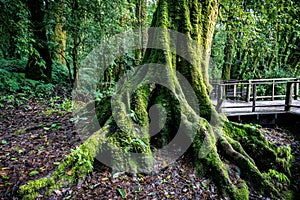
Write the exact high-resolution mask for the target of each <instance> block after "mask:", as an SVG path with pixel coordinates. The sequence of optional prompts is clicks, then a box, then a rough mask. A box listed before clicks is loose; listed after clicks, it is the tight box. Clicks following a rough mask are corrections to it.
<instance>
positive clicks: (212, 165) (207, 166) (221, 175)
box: [193, 121, 249, 200]
mask: <svg viewBox="0 0 300 200" xmlns="http://www.w3.org/2000/svg"><path fill="white" fill-rule="evenodd" d="M202 125H203V126H202V127H201V128H200V129H199V130H198V133H197V135H196V137H195V139H194V142H193V150H194V155H196V157H195V164H196V170H197V173H198V174H199V175H204V174H210V175H212V177H213V180H214V181H215V183H216V184H217V185H218V186H219V188H220V190H221V191H222V192H223V193H224V194H225V195H227V196H229V197H230V198H231V199H239V200H242V199H243V200H244V199H248V198H249V191H248V187H247V184H246V183H245V182H244V181H243V180H239V184H238V186H235V185H234V184H233V183H232V181H231V180H230V177H229V175H228V171H227V169H226V167H225V164H224V163H223V162H222V160H221V159H220V157H219V154H218V151H217V146H216V139H215V134H214V132H213V130H212V128H211V127H210V125H209V124H208V122H206V121H202Z"/></svg>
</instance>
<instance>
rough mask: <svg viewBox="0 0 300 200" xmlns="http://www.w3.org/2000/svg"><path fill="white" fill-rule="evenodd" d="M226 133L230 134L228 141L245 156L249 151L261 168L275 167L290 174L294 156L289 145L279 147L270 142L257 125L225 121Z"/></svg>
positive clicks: (264, 169)
mask: <svg viewBox="0 0 300 200" xmlns="http://www.w3.org/2000/svg"><path fill="white" fill-rule="evenodd" d="M224 135H226V136H228V137H227V141H228V142H229V143H230V144H231V145H232V147H233V148H234V149H235V150H236V151H238V152H240V153H242V154H243V155H244V156H245V153H246V152H247V155H249V156H250V157H251V158H252V159H253V160H255V163H256V166H257V167H258V168H259V169H260V170H262V171H267V170H268V169H271V168H273V169H276V170H277V171H279V172H283V173H286V174H288V175H290V167H291V160H292V159H293V157H292V155H291V149H290V147H289V146H287V147H286V146H283V147H278V146H276V145H274V144H272V143H270V142H268V141H267V140H266V138H265V137H264V136H263V134H262V132H261V131H260V130H259V129H257V128H256V127H253V126H250V125H243V124H236V123H233V122H226V123H225V126H224ZM229 138H231V139H229ZM233 141H236V142H233ZM239 144H241V146H242V147H243V149H244V151H243V150H242V149H240V148H239V147H238V146H239ZM238 149H240V150H241V151H239V150H238ZM249 156H246V157H249ZM261 158H264V159H261Z"/></svg>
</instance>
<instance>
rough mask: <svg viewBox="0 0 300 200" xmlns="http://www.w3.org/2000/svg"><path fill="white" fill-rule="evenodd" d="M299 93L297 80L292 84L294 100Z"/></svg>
mask: <svg viewBox="0 0 300 200" xmlns="http://www.w3.org/2000/svg"><path fill="white" fill-rule="evenodd" d="M298 94H299V82H296V83H295V85H294V100H298Z"/></svg>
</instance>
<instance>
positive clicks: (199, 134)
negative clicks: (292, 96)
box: [20, 0, 290, 199]
mask: <svg viewBox="0 0 300 200" xmlns="http://www.w3.org/2000/svg"><path fill="white" fill-rule="evenodd" d="M218 6H219V2H218V0H205V1H204V0H202V1H197V0H194V1H191V0H179V1H173V0H160V1H159V2H158V8H157V10H156V12H155V13H154V18H153V24H152V25H153V26H154V27H161V28H162V29H159V30H157V31H154V33H151V34H149V42H148V49H147V51H146V53H145V57H144V64H147V63H157V64H162V65H163V67H160V65H159V66H158V65H154V66H153V65H150V67H149V66H148V67H141V68H139V69H140V70H137V71H135V73H134V75H133V76H132V79H131V80H130V81H129V82H125V80H124V82H123V84H120V85H119V86H118V93H117V95H114V96H113V97H112V98H110V97H107V98H105V99H103V100H102V101H101V102H91V103H89V104H88V105H87V106H86V107H85V109H82V110H81V111H80V113H81V116H82V117H84V116H85V115H86V116H88V113H90V112H95V113H96V115H97V119H96V118H95V119H92V120H94V121H97V120H98V122H99V125H100V126H102V128H100V126H99V125H98V127H97V126H95V127H91V126H92V124H93V123H89V124H88V125H87V126H85V127H82V128H83V129H84V132H90V131H91V130H94V131H93V132H94V133H93V134H92V135H91V136H89V138H88V139H87V140H86V141H85V142H84V143H83V144H82V145H81V146H80V147H79V148H78V149H77V150H75V151H73V152H72V153H71V154H70V155H69V156H67V157H66V158H65V159H64V161H63V162H62V163H61V164H60V165H59V166H58V169H57V170H56V171H55V172H54V173H53V174H52V175H51V176H49V177H46V178H43V179H40V180H36V181H30V182H29V183H28V184H26V185H24V186H22V187H21V188H20V194H22V195H24V196H25V197H26V198H33V197H35V196H37V195H38V194H39V193H38V192H39V191H45V190H41V188H44V189H46V191H47V192H46V194H50V192H51V191H52V190H53V189H55V188H57V187H66V185H69V184H72V183H76V182H77V181H78V179H83V178H84V177H85V176H86V174H87V173H88V172H90V171H91V170H92V167H93V166H92V164H93V161H94V158H95V157H97V158H98V159H99V160H101V161H109V162H107V163H105V164H107V165H109V166H111V167H112V168H114V169H115V170H125V171H129V172H132V173H135V172H137V171H139V172H145V173H147V172H149V171H155V170H157V169H158V170H159V169H160V167H157V166H158V165H163V166H165V165H164V164H165V163H164V162H169V160H168V159H170V160H172V159H174V155H175V158H176V155H177V154H176V152H178V151H179V152H180V151H182V150H181V148H183V147H184V145H185V144H191V146H190V148H189V149H188V151H186V152H187V153H189V154H191V155H192V156H193V157H194V163H195V166H196V169H197V172H198V173H199V175H204V174H206V175H210V176H211V177H212V179H213V180H214V181H215V183H216V184H217V185H218V186H219V190H220V192H221V193H223V194H224V196H229V197H230V198H232V199H247V198H248V195H249V191H248V187H247V184H246V181H247V182H251V183H252V184H253V185H254V186H255V187H256V188H257V190H259V191H261V192H262V193H264V194H266V195H270V196H274V197H277V198H278V197H280V193H279V192H278V191H277V190H276V188H275V187H274V186H273V185H272V184H271V182H270V181H269V180H268V179H267V178H266V177H265V176H264V175H263V174H262V172H264V171H267V170H268V169H271V168H273V169H276V170H278V171H281V172H285V173H289V161H290V160H289V159H290V149H288V148H277V147H276V146H275V145H273V144H270V143H269V142H267V140H266V139H265V138H264V137H263V135H262V133H261V132H260V131H258V130H257V129H256V128H254V127H251V126H244V125H239V124H235V123H231V122H228V121H227V120H226V118H225V117H223V116H222V115H219V114H218V113H217V112H216V111H215V109H214V107H213V105H212V103H211V101H210V99H209V91H210V85H209V82H208V78H209V77H208V72H207V71H208V66H209V57H210V56H209V55H210V47H211V41H212V36H213V32H214V26H215V23H216V18H217V15H218ZM167 29H173V30H176V31H178V32H181V33H183V34H185V35H186V37H187V38H190V39H193V40H194V41H195V43H196V44H197V45H196V46H199V45H200V46H201V47H202V48H201V49H198V48H195V47H196V46H195V45H193V44H194V43H193V42H189V41H188V40H182V38H180V37H178V35H176V34H175V35H174V34H172V32H170V31H168V30H167ZM175 36H177V38H174V37H175ZM174 41H177V42H174ZM154 46H160V47H161V48H160V49H154V48H153V47H154ZM161 74H163V75H161ZM180 74H181V75H183V76H184V77H185V78H186V79H187V80H188V82H189V84H190V85H191V88H189V87H188V86H187V85H188V83H185V82H184V81H182V77H181V75H180ZM141 80H145V81H144V82H143V83H144V84H142V85H139V87H138V86H136V87H134V89H136V88H137V90H134V91H135V92H134V94H133V95H132V98H131V100H130V101H129V99H127V95H128V94H131V92H132V91H130V89H132V88H131V87H132V86H135V81H138V82H141ZM147 80H155V82H161V83H163V84H161V85H158V84H156V85H155V84H151V83H150V84H149V83H148V82H147ZM147 83H148V84H147ZM190 90H193V92H194V95H193V94H191V93H190ZM193 96H195V98H196V101H194V102H191V101H190V99H192V98H191V97H193ZM111 99H112V102H113V103H111ZM195 102H196V103H197V104H195ZM94 105H95V108H96V109H93V106H94ZM153 105H155V106H154V107H153ZM195 105H196V106H195ZM155 109H156V111H154V110H155ZM157 110H163V111H157ZM129 111H131V112H130V113H129ZM131 114H133V115H131ZM148 114H149V116H150V119H149V117H148ZM163 116H164V117H163ZM131 118H132V119H131ZM164 122H165V123H164ZM162 123H164V126H162V125H161V124H162ZM151 127H152V128H151ZM153 127H154V128H153ZM99 128H100V129H99ZM153 130H155V131H156V130H160V131H159V134H157V135H155V136H154V137H152V138H151V135H153V133H151V131H153ZM177 130H181V133H180V134H181V137H180V140H179V141H178V138H177V135H176V134H175V133H176V131H177ZM170 144H171V146H172V148H173V150H176V152H175V151H174V152H173V151H172V153H171V151H168V150H170V149H165V148H164V147H165V146H167V145H170ZM153 147H155V148H153ZM175 147H177V148H175ZM174 148H175V149H174ZM153 149H156V150H153ZM171 150H172V149H171ZM164 152H167V153H168V155H167V156H166V157H164V158H165V160H163V161H162V162H159V157H162V156H163V154H164ZM103 157H106V158H109V159H103ZM169 157H170V158H169ZM221 158H224V159H221ZM261 158H264V159H261ZM225 160H227V161H225ZM228 162H229V163H230V164H234V165H236V166H237V167H238V168H239V169H240V172H241V173H240V178H239V179H238V180H237V181H235V182H233V181H232V180H231V179H230V176H229V173H228V168H229V165H228ZM67 172H68V173H67Z"/></svg>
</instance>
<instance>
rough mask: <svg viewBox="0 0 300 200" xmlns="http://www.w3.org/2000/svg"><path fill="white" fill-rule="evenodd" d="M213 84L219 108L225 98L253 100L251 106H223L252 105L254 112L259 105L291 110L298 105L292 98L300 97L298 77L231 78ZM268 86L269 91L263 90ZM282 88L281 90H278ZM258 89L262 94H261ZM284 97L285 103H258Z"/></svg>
mask: <svg viewBox="0 0 300 200" xmlns="http://www.w3.org/2000/svg"><path fill="white" fill-rule="evenodd" d="M211 84H212V86H213V88H214V93H213V96H214V98H215V99H217V109H220V108H221V106H222V102H223V100H225V99H231V100H235V101H244V102H251V101H252V105H251V106H249V105H246V106H239V107H236V106H231V107H222V108H241V107H243V108H246V107H252V111H253V112H255V109H256V108H257V107H277V106H285V110H289V109H290V108H291V107H298V106H295V105H293V104H292V100H293V99H294V100H297V99H298V97H299V85H300V83H299V81H298V79H297V78H275V79H252V80H246V81H238V80H230V81H224V82H223V83H211ZM266 88H267V89H268V90H269V91H264V92H262V91H261V90H266ZM280 88H281V91H280V92H278V91H277V90H278V89H280ZM259 89H260V90H259ZM258 91H259V93H261V94H259V93H258ZM268 94H269V95H268ZM284 99H285V102H286V103H285V105H282V104H280V105H279V104H278V105H276V104H272V105H257V101H265V100H271V101H275V100H284Z"/></svg>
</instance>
